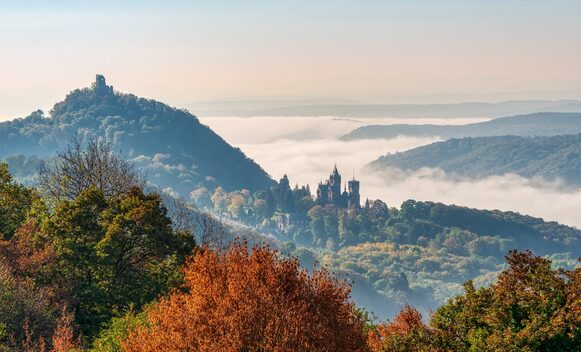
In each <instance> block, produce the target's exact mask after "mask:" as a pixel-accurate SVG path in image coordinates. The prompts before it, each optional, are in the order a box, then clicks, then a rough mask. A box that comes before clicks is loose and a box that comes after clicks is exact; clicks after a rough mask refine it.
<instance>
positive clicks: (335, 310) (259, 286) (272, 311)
mask: <svg viewBox="0 0 581 352" xmlns="http://www.w3.org/2000/svg"><path fill="white" fill-rule="evenodd" d="M184 275H185V280H186V284H185V286H184V287H183V288H182V290H176V291H174V292H173V294H172V295H171V296H170V297H169V298H167V299H162V300H161V301H160V302H159V303H158V304H157V305H155V306H153V307H151V308H149V309H148V311H147V322H146V324H145V325H144V326H141V327H139V328H137V329H136V330H135V331H134V332H132V333H131V334H130V336H129V337H128V339H127V340H126V341H125V342H124V344H123V346H124V349H125V351H202V352H203V351H337V352H340V351H365V348H366V346H365V345H366V341H365V337H364V334H363V328H364V324H365V323H364V321H363V319H362V318H361V317H360V316H359V315H357V314H356V312H355V310H354V308H353V305H352V304H351V302H350V301H349V294H350V288H349V287H348V285H347V284H346V283H345V282H344V281H341V280H338V279H335V278H333V277H332V276H331V275H330V274H329V273H328V272H327V271H325V270H318V271H314V272H313V274H312V275H309V274H308V273H307V272H306V271H305V270H302V269H300V267H299V262H298V260H297V259H281V258H280V255H279V254H278V253H277V252H276V251H273V250H271V249H269V248H267V247H254V248H252V250H249V249H248V246H247V244H246V243H240V242H236V243H234V244H231V245H230V246H229V247H228V249H227V250H226V251H224V252H216V251H212V250H205V251H203V253H200V254H198V255H196V256H195V257H193V258H192V259H191V260H190V262H189V263H188V264H187V265H186V267H185V269H184Z"/></svg>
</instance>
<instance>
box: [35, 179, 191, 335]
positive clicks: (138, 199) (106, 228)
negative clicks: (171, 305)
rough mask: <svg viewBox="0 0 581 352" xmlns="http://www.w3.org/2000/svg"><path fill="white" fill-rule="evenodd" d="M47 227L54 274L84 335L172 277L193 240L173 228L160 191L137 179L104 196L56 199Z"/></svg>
mask: <svg viewBox="0 0 581 352" xmlns="http://www.w3.org/2000/svg"><path fill="white" fill-rule="evenodd" d="M45 231H46V235H47V238H48V239H50V241H51V245H52V246H53V247H54V249H55V251H56V253H57V255H58V264H57V269H56V271H57V281H58V283H59V284H60V285H61V286H63V287H67V288H68V290H69V292H68V296H69V300H70V303H71V304H72V305H73V308H74V311H75V313H76V321H77V322H78V323H79V324H80V325H81V328H82V329H83V332H84V334H86V335H88V336H89V337H91V336H94V334H95V333H96V332H97V331H98V330H99V327H100V326H101V324H102V323H104V322H105V321H108V320H109V319H111V317H113V316H119V315H121V314H123V313H124V312H125V311H126V310H127V309H129V308H131V307H136V308H139V307H141V306H143V305H144V304H145V303H148V302H149V301H151V300H153V299H155V298H156V297H157V296H158V295H159V294H160V293H163V292H166V291H167V290H169V289H170V287H171V286H172V283H173V284H176V283H177V281H178V280H179V271H178V268H179V266H180V265H181V263H182V261H183V259H184V258H185V257H186V256H187V255H189V254H190V252H191V250H192V248H193V246H194V241H193V238H192V236H191V235H190V234H189V233H180V232H177V231H174V230H173V229H172V228H171V221H170V219H169V218H168V217H167V212H166V209H165V208H164V207H163V206H162V205H161V200H160V197H159V196H158V195H157V194H149V195H146V194H144V193H143V191H142V190H141V189H139V188H136V187H134V188H131V189H129V190H128V191H127V192H126V193H125V194H123V195H122V196H121V197H117V198H114V199H110V200H107V199H106V197H105V195H104V194H103V192H102V191H101V190H100V189H95V188H90V189H88V190H85V191H83V192H82V193H81V194H80V195H79V196H78V197H77V198H75V199H74V200H72V201H64V202H62V203H61V204H59V205H58V206H57V208H56V209H55V213H54V215H53V216H52V217H51V218H50V219H49V220H48V222H47V224H46V226H45Z"/></svg>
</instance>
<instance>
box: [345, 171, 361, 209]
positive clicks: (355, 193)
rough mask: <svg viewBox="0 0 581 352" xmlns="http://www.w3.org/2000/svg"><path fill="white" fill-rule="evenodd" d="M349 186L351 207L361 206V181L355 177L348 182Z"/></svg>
mask: <svg viewBox="0 0 581 352" xmlns="http://www.w3.org/2000/svg"><path fill="white" fill-rule="evenodd" d="M347 184H348V186H349V207H353V208H360V207H361V195H360V194H359V181H357V180H355V178H354V179H353V180H351V181H349V182H347Z"/></svg>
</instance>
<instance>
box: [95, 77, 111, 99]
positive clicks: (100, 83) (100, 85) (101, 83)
mask: <svg viewBox="0 0 581 352" xmlns="http://www.w3.org/2000/svg"><path fill="white" fill-rule="evenodd" d="M92 88H93V91H94V92H95V94H96V95H99V96H103V95H109V94H113V86H108V85H107V82H106V81H105V76H103V75H97V76H96V77H95V82H93V85H92Z"/></svg>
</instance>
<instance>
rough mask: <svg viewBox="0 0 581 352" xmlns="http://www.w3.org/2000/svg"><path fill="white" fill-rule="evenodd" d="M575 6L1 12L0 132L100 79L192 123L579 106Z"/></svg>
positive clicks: (321, 5)
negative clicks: (518, 105) (256, 109)
mask: <svg viewBox="0 0 581 352" xmlns="http://www.w3.org/2000/svg"><path fill="white" fill-rule="evenodd" d="M579 13H581V3H580V2H578V1H565V0H557V1H537V0H533V1H530V0H529V1H510V2H507V1H499V0H493V1H478V2H477V1H451V0H443V1H431V2H427V1H418V0H415V1H345V0H340V1H336V0H335V1H302V0H299V1H286V2H281V1H181V0H177V1H164V2H159V1H149V0H147V1H112V0H106V1H99V2H89V1H72V0H58V1H51V2H46V1H40V0H30V1H12V0H6V1H2V2H1V3H0V47H1V48H2V54H1V55H0V77H2V79H1V81H2V84H1V85H0V119H2V120H6V119H9V118H14V117H18V116H24V115H26V114H28V113H29V112H31V111H33V110H35V109H37V108H42V109H46V110H48V109H49V108H50V107H51V106H52V104H53V103H54V102H56V101H58V100H60V99H61V98H62V97H63V96H64V95H65V94H66V93H67V92H68V91H69V90H71V89H74V88H77V87H84V86H87V85H88V82H89V81H90V80H91V79H92V77H93V76H94V74H95V73H103V74H105V75H106V76H107V78H108V79H109V81H110V82H112V83H113V84H114V85H115V88H118V89H120V90H122V91H126V92H132V93H135V94H137V95H140V96H145V97H150V98H155V99H158V100H161V101H164V102H167V103H169V104H172V105H174V106H178V107H186V108H189V109H191V110H192V111H194V112H195V108H196V106H197V103H201V102H206V101H215V100H218V101H239V100H270V99H277V100H286V99H323V98H333V99H348V100H349V101H361V102H384V103H401V102H410V103H427V102H459V101H500V100H509V99H576V98H581V65H579V62H581V44H580V43H581V41H579V35H580V33H581V22H580V21H579V19H578V15H579Z"/></svg>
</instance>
